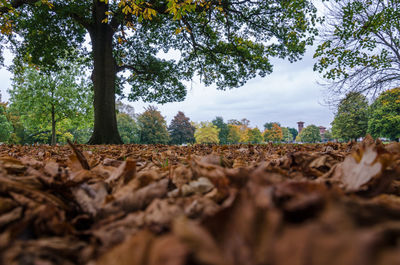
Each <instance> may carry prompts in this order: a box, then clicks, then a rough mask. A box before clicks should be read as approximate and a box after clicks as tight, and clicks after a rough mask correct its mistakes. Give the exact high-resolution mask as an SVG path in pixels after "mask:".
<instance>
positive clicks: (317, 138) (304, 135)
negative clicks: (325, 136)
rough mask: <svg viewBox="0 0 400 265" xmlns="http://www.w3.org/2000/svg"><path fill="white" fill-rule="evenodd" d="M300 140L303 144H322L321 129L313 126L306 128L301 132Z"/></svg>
mask: <svg viewBox="0 0 400 265" xmlns="http://www.w3.org/2000/svg"><path fill="white" fill-rule="evenodd" d="M298 138H299V139H300V141H301V142H305V143H316V142H321V134H320V132H319V128H318V127H317V126H315V125H313V124H311V125H308V126H307V127H306V128H304V129H303V130H301V132H300V134H299V135H298Z"/></svg>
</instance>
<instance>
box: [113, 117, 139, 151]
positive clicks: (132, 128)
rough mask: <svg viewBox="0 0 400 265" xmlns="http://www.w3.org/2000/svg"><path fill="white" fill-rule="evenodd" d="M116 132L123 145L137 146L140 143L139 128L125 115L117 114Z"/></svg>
mask: <svg viewBox="0 0 400 265" xmlns="http://www.w3.org/2000/svg"><path fill="white" fill-rule="evenodd" d="M117 124H118V131H119V133H120V135H121V139H122V141H123V142H124V143H125V144H138V143H139V142H140V133H139V126H138V125H137V122H136V121H135V120H134V119H133V118H132V117H131V115H129V114H127V113H123V112H121V113H118V114H117Z"/></svg>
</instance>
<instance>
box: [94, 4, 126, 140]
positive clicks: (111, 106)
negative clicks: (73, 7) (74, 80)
mask: <svg viewBox="0 0 400 265" xmlns="http://www.w3.org/2000/svg"><path fill="white" fill-rule="evenodd" d="M107 9H108V8H107V4H105V3H104V2H100V1H93V14H92V15H93V21H94V25H93V27H92V28H91V29H90V30H89V34H90V38H91V42H92V53H93V60H94V64H93V73H92V80H93V86H94V130H93V134H92V137H91V138H90V140H89V142H88V143H89V144H122V143H123V142H122V140H121V137H120V135H119V133H118V128H117V117H116V113H115V80H116V74H117V65H116V63H115V59H114V56H113V44H112V40H113V35H114V31H113V29H112V28H111V27H110V26H109V25H108V24H107V23H103V22H102V20H103V19H104V18H105V12H106V11H107Z"/></svg>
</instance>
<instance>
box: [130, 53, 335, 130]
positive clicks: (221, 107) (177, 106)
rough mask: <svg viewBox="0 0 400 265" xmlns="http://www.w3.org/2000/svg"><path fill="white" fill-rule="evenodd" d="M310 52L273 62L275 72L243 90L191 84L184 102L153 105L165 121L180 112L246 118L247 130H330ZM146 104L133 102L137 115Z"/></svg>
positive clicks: (192, 115) (203, 118)
mask: <svg viewBox="0 0 400 265" xmlns="http://www.w3.org/2000/svg"><path fill="white" fill-rule="evenodd" d="M312 56H313V52H312V51H311V50H310V51H309V52H307V53H306V54H305V56H304V58H303V60H301V61H299V62H296V63H289V62H287V61H284V60H275V61H274V71H273V73H272V74H270V75H269V76H267V77H265V78H255V79H252V80H250V81H249V82H248V83H247V84H245V85H244V86H242V87H239V88H235V89H232V90H227V91H219V90H216V89H215V87H214V86H211V87H205V86H204V85H203V84H201V83H200V82H198V81H197V82H196V81H193V82H192V85H191V88H189V89H188V93H187V97H186V100H185V101H183V102H174V103H167V104H164V105H157V104H152V105H156V106H157V107H158V109H159V110H160V111H161V113H162V114H163V115H164V116H166V118H167V121H168V122H170V120H171V119H172V118H173V117H174V116H175V115H176V113H177V112H178V111H183V112H184V113H185V114H186V116H188V117H189V118H190V119H191V120H193V121H196V122H199V121H206V120H208V121H211V120H212V119H214V118H215V117H216V116H222V117H223V118H224V120H225V121H227V120H229V119H238V120H240V119H242V118H247V119H248V120H250V122H251V123H250V126H251V127H255V126H258V127H259V128H260V129H262V128H263V125H264V123H266V122H270V121H277V122H280V123H281V125H282V126H289V127H294V128H297V122H298V121H304V122H305V126H307V125H310V124H315V125H317V126H320V125H322V126H325V127H327V128H329V127H330V123H331V121H332V120H333V113H332V110H331V109H329V108H328V107H327V106H325V105H324V104H322V103H323V102H324V89H325V88H323V87H321V86H320V85H318V84H317V82H318V81H320V82H321V81H322V80H321V79H320V76H319V74H318V73H315V72H313V64H314V60H313V58H312ZM148 105H149V104H148V103H143V102H135V103H134V104H133V106H134V107H135V111H136V112H137V113H140V112H143V111H144V108H145V107H146V106H148Z"/></svg>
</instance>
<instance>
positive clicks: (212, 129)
mask: <svg viewBox="0 0 400 265" xmlns="http://www.w3.org/2000/svg"><path fill="white" fill-rule="evenodd" d="M218 133H219V129H218V128H217V126H215V125H214V124H212V123H211V122H200V124H197V125H196V131H195V133H194V137H195V138H196V143H198V144H218V143H219V138H218Z"/></svg>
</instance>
